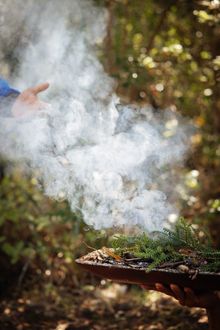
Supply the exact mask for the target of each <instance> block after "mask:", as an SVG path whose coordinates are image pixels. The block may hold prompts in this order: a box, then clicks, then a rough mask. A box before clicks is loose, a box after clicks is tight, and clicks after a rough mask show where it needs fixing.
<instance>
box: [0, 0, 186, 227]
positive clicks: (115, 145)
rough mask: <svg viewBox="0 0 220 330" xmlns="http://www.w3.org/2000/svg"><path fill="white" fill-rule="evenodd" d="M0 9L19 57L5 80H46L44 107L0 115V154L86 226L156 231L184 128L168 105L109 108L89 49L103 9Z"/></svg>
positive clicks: (72, 1)
mask: <svg viewBox="0 0 220 330" xmlns="http://www.w3.org/2000/svg"><path fill="white" fill-rule="evenodd" d="M0 6H1V15H0V16H1V20H0V22H1V25H0V28H1V39H2V40H0V41H1V45H3V44H4V45H5V43H6V41H7V43H8V44H7V47H11V48H13V54H14V56H15V57H16V58H17V59H18V61H19V65H18V66H17V70H16V72H15V73H14V79H13V83H14V85H15V86H16V87H17V88H20V89H21V90H23V89H24V88H26V87H29V86H32V85H35V84H36V83H39V82H43V81H49V82H50V83H51V88H50V89H49V91H48V92H47V93H46V101H47V102H48V104H50V105H48V107H46V108H45V109H44V110H42V111H39V112H38V113H35V114H32V115H29V116H26V117H20V118H12V117H4V118H1V122H0V152H1V154H2V155H4V156H5V157H7V158H9V159H13V160H19V161H22V162H23V163H25V164H26V165H27V166H29V168H31V169H33V170H38V173H39V177H40V179H41V181H42V182H43V187H44V190H45V193H46V194H47V195H48V196H50V197H52V198H55V199H59V198H66V199H67V200H68V201H69V203H70V205H71V208H72V210H73V211H74V210H78V209H79V210H81V212H82V214H83V217H84V220H85V222H86V223H87V224H88V225H91V226H93V227H94V228H95V229H100V228H109V227H112V226H116V227H124V226H127V227H140V228H142V229H144V230H146V231H153V230H156V229H161V228H162V227H163V226H164V224H165V223H166V221H167V218H168V216H169V214H171V213H172V212H174V211H175V207H174V206H172V205H171V203H170V199H171V190H173V189H170V187H171V181H170V180H171V177H172V171H173V167H174V165H176V164H178V163H179V164H180V163H181V162H182V160H183V157H184V155H185V153H186V150H187V136H186V135H187V132H188V128H187V126H186V125H185V124H183V120H182V119H181V118H178V117H177V116H176V115H175V114H174V113H173V112H172V111H169V110H164V111H162V112H161V113H157V114H155V113H154V111H153V110H152V109H150V108H143V109H133V108H132V107H129V106H121V105H119V99H118V97H117V96H116V95H115V94H114V81H113V80H112V79H111V78H109V77H108V75H107V74H106V73H105V72H104V69H103V67H102V65H101V64H100V62H99V60H98V58H97V54H96V50H97V44H99V43H100V42H101V41H102V40H103V38H104V37H105V33H106V32H105V31H106V22H107V19H108V14H107V12H106V10H104V9H103V8H98V7H96V6H95V5H94V4H93V3H92V2H91V1H87V0H82V1H80V0H63V1H60V0H53V1H52V0H47V1H45V0H42V1H41V0H40V1H39V0H38V1H31V0H30V1H25V2H24V1H22V0H16V1H15V0H4V1H2V2H1V3H0ZM6 32H7V33H6ZM16 36H17V38H16ZM0 48H1V50H0V53H1V54H4V49H3V48H2V47H1V46H0ZM173 188H174V187H173Z"/></svg>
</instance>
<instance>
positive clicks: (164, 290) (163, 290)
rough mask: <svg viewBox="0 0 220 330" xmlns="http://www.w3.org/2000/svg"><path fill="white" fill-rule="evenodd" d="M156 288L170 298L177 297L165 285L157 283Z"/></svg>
mask: <svg viewBox="0 0 220 330" xmlns="http://www.w3.org/2000/svg"><path fill="white" fill-rule="evenodd" d="M155 288H156V290H157V291H159V292H162V293H165V294H167V295H168V296H171V297H174V298H175V295H174V293H173V291H172V290H171V289H170V288H168V287H166V286H165V285H163V284H161V283H156V284H155Z"/></svg>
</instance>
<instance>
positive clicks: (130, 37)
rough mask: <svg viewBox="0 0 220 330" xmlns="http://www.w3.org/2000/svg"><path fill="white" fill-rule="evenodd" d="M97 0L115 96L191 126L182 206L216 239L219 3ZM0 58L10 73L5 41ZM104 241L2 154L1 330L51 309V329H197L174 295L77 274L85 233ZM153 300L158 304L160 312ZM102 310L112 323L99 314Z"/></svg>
mask: <svg viewBox="0 0 220 330" xmlns="http://www.w3.org/2000/svg"><path fill="white" fill-rule="evenodd" d="M96 2H97V4H98V5H100V6H105V7H107V8H108V10H109V21H108V32H107V37H106V40H105V43H104V45H103V46H102V47H101V48H99V49H98V52H99V55H100V59H101V61H102V62H103V65H104V66H105V68H106V71H107V72H109V74H110V75H111V76H112V77H114V78H115V80H116V86H117V92H118V94H119V95H120V96H121V98H122V100H123V101H124V102H131V103H135V104H140V105H144V104H148V105H151V106H152V107H154V108H155V110H157V109H164V108H167V107H169V108H171V109H172V110H173V111H176V112H179V113H181V114H182V115H183V116H186V117H188V118H190V119H191V120H192V121H193V123H194V125H195V126H196V127H197V131H196V133H195V134H194V135H193V137H192V138H191V140H192V141H191V142H192V145H193V152H192V154H191V155H190V157H189V159H188V161H187V164H186V166H185V167H184V169H183V170H182V171H183V173H182V174H183V175H184V182H183V185H182V188H181V190H180V196H181V203H182V208H183V209H182V212H181V213H182V215H184V216H185V217H186V218H187V219H188V221H190V222H192V223H194V224H195V225H196V226H200V227H201V228H203V227H204V226H205V227H206V229H207V230H208V231H209V232H210V234H211V237H212V240H213V244H214V245H215V246H216V247H218V248H219V247H220V235H219V233H220V217H219V214H220V185H219V181H220V180H219V178H220V167H219V165H220V135H219V132H220V98H219V94H220V88H219V82H220V53H219V49H220V44H219V40H220V24H219V23H220V11H219V8H220V3H219V1H218V0H213V1H205V0H204V1H202V0H201V1H200V0H198V1H193V0H192V1H187V0H179V1H178V0H176V1H175V0H166V1H163V0H157V1H153V0H145V1H143V0H135V1H132V0H96ZM0 63H1V67H0V73H1V75H4V76H6V77H7V75H8V76H10V74H11V73H12V70H14V69H15V63H16V61H15V62H14V57H13V53H12V50H11V49H6V50H5V53H4V54H1V58H0ZM201 235H203V231H202V229H201ZM107 240H108V238H107V235H106V233H105V232H100V233H97V232H94V231H92V230H91V229H90V228H88V227H87V226H85V225H84V224H83V221H82V219H81V217H80V215H79V214H73V213H71V212H70V209H69V207H68V205H67V204H66V203H65V202H55V201H51V200H48V199H47V198H46V197H45V196H44V195H43V194H42V192H41V191H40V189H39V188H38V185H37V181H36V179H35V178H34V176H30V177H27V176H24V174H23V172H22V170H21V169H20V168H17V167H14V166H13V164H9V163H6V162H5V161H4V160H1V166H0V263H1V278H0V290H1V295H2V302H1V309H2V312H3V313H2V317H1V318H0V324H1V322H2V326H3V327H2V329H3V328H4V329H55V328H56V326H54V325H53V327H52V326H51V324H52V323H50V322H52V321H53V320H54V318H55V319H56V320H57V322H58V320H60V319H61V320H62V318H63V319H64V321H62V322H61V321H60V322H61V323H59V322H58V323H59V324H58V323H57V324H58V326H57V328H56V329H59V330H62V329H64V330H65V329H103V328H106V329H186V327H188V329H198V324H197V322H198V320H199V322H200V326H201V329H205V326H206V321H207V320H206V319H205V316H204V315H203V312H198V311H195V312H194V313H192V312H190V311H188V310H187V309H184V310H182V309H179V307H178V306H177V305H175V308H174V307H172V306H174V305H172V304H174V303H173V302H171V301H168V300H166V301H165V300H164V301H162V300H161V299H162V298H161V296H160V295H158V294H151V296H150V295H149V294H147V293H146V294H145V293H143V292H142V291H141V290H139V291H138V290H137V289H134V288H129V289H127V287H124V286H121V287H120V286H117V285H110V284H109V283H108V282H106V281H102V282H101V284H100V281H99V280H97V279H94V278H92V277H90V275H88V274H84V273H81V272H80V270H79V269H77V267H76V266H75V265H74V262H73V260H74V259H75V258H76V257H78V256H80V255H82V254H83V253H86V252H88V247H87V246H86V245H85V244H84V243H83V242H84V241H85V242H86V243H87V244H88V245H90V246H93V247H95V248H98V247H100V246H103V245H106V244H107ZM96 285H98V286H99V289H96ZM101 288H102V289H101ZM97 290H98V291H97ZM123 290H124V291H123ZM132 290H133V291H132ZM135 290H136V291H135ZM103 292H104V294H103ZM117 294H119V295H121V297H122V305H120V306H118V305H117V303H118V302H116V301H115V302H114V303H113V302H112V301H113V300H114V298H117ZM15 297H16V298H15ZM34 297H35V299H34ZM80 297H81V298H80ZM85 297H86V298H85ZM16 299H17V300H16ZM117 299H118V298H117ZM149 299H151V300H149ZM33 301H34V302H33ZM128 301H130V304H129V302H128ZM146 301H148V302H149V301H150V305H149V306H150V307H149V306H148V305H147V303H146ZM167 301H168V302H169V304H168V305H169V306H171V307H172V308H171V307H168V305H167ZM126 303H127V305H126V306H127V307H126V306H125V305H123V304H126ZM77 304H78V306H77ZM118 304H119V303H118ZM110 305H111V306H110ZM31 306H32V307H31ZM33 306H34V307H33ZM74 306H75V309H74ZM76 306H77V307H76ZM122 306H125V307H122ZM152 306H154V307H155V306H156V307H155V311H153V309H152V308H153V307H152ZM158 306H159V307H158ZM123 308H124V309H123ZM126 308H127V309H126ZM157 308H161V313H160V315H159V314H157V312H156V309H157ZM171 309H172V311H171ZM45 311H46V312H45ZM118 311H121V314H118ZM25 312H26V313H25ZM28 313H29V318H28V317H27V314H28ZM106 313H107V314H106ZM126 313H127V314H129V315H130V319H129V318H128V319H129V320H130V321H128V320H126V318H127V316H126V317H125V315H126ZM132 313H133V314H132ZM138 313H139V314H138ZM147 313H148V314H147ZM150 313H151V314H150ZM175 313H176V314H175ZM181 313H183V314H181ZM136 314H137V316H138V315H139V316H138V317H137V316H136ZM40 315H41V317H42V325H40V321H39V317H40ZM42 315H43V316H42ZM67 315H68V316H67ZM146 315H148V318H147V319H146ZM177 315H179V316H178V317H176V316H177ZM181 315H182V316H183V317H182V318H181ZM108 317H111V318H112V322H111V324H108V323H106V322H107V321H105V320H104V318H108ZM33 320H34V321H33ZM36 320H38V322H35V321H36ZM51 320H52V321H51ZM73 320H74V321H73ZM113 320H114V322H113ZM149 320H151V321H149ZM32 322H34V323H32ZM65 322H66V323H65ZM71 322H72V323H71ZM74 322H75V323H74ZM123 322H124V323H123ZM126 322H128V323H126ZM129 322H130V325H129ZM147 322H148V323H147ZM149 322H150V323H149ZM187 322H188V323H187ZM203 323H204V324H203ZM30 324H32V325H30ZM46 324H47V325H46ZM53 324H54V323H53ZM65 324H66V326H65ZM70 324H72V328H71V326H70ZM147 324H148V325H147ZM126 327H127V328H126ZM199 329H200V328H199Z"/></svg>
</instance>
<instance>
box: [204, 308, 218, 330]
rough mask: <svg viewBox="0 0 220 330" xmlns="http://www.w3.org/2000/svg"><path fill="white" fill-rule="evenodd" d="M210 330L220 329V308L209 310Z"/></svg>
mask: <svg viewBox="0 0 220 330" xmlns="http://www.w3.org/2000/svg"><path fill="white" fill-rule="evenodd" d="M207 315H208V320H209V330H219V329H220V306H217V307H213V308H209V309H207Z"/></svg>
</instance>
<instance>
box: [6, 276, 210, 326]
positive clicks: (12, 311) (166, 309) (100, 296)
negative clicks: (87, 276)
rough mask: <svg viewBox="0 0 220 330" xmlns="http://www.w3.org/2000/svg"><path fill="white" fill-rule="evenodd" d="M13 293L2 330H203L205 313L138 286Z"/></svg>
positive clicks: (103, 283) (8, 298) (36, 288)
mask: <svg viewBox="0 0 220 330" xmlns="http://www.w3.org/2000/svg"><path fill="white" fill-rule="evenodd" d="M28 287H29V289H28V290H26V289H25V288H22V290H21V289H16V288H15V289H14V290H13V293H12V292H11V293H10V294H9V293H7V296H6V297H5V298H4V297H3V298H2V299H1V303H0V312H1V315H0V329H1V330H13V329H18V330H23V329H30V330H38V329H39V330H75V329H76V330H110V329H111V330H113V329H117V330H164V329H166V330H186V329H187V330H200V329H201V330H202V329H208V325H207V317H206V314H205V310H203V309H198V308H192V309H189V308H186V307H182V306H180V305H178V303H177V302H175V301H174V300H173V299H172V298H169V297H166V296H164V295H162V294H159V293H157V292H144V291H143V290H141V289H139V288H137V287H133V286H132V287H130V286H129V287H128V286H125V285H119V284H114V283H111V282H106V281H101V282H100V283H97V284H96V285H90V284H89V285H82V284H78V285H76V286H74V287H73V288H67V287H59V288H54V287H53V286H51V284H50V283H48V284H46V285H45V284H44V286H42V287H39V284H36V283H35V284H33V285H32V288H31V290H30V286H29V285H28Z"/></svg>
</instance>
